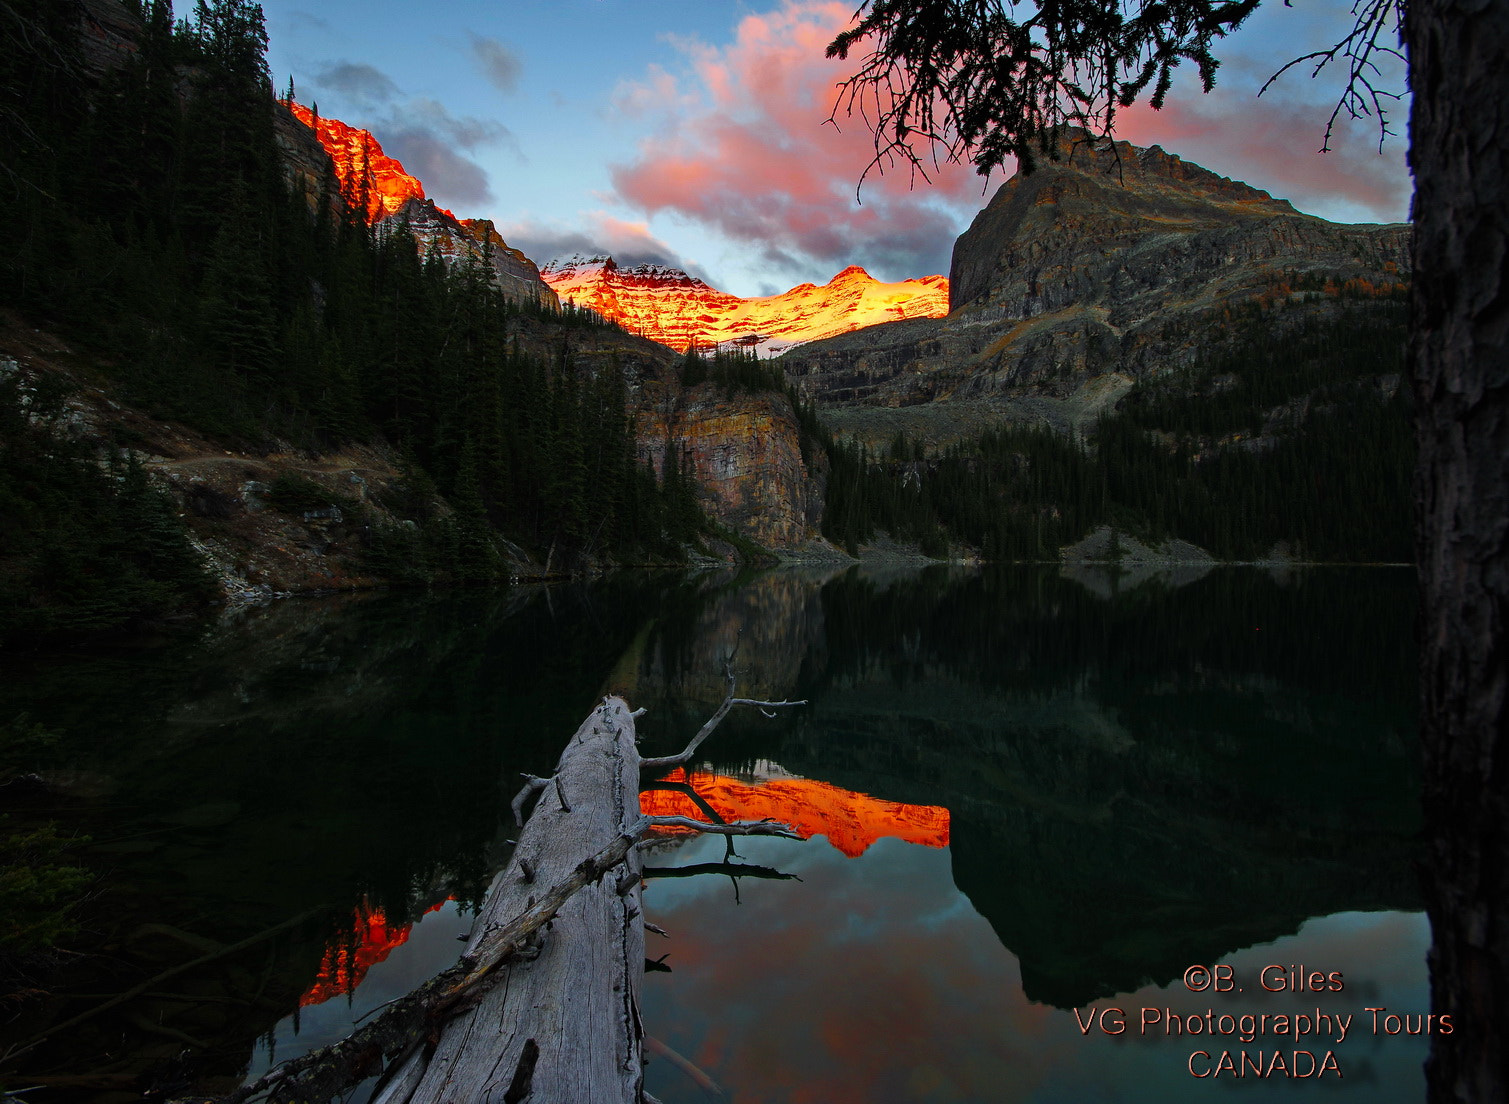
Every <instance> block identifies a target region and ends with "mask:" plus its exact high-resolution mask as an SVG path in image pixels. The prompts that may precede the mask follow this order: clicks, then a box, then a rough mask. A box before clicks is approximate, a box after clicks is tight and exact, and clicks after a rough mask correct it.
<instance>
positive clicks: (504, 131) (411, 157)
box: [369, 97, 522, 210]
mask: <svg viewBox="0 0 1509 1104" xmlns="http://www.w3.org/2000/svg"><path fill="white" fill-rule="evenodd" d="M369 129H371V130H372V132H373V133H374V134H376V135H377V136H378V139H379V140H380V141H381V142H382V144H383V149H384V150H386V151H387V152H388V153H390V154H392V155H393V156H394V157H396V158H398V160H400V161H402V162H403V166H404V168H405V169H406V170H408V171H409V172H410V173H412V174H413V175H414V176H417V177H418V178H419V179H420V180H422V181H423V182H424V186H425V190H426V191H427V192H428V193H429V194H430V195H432V196H434V197H435V199H436V200H437V201H439V202H440V203H442V204H444V205H445V206H447V207H457V208H461V209H463V210H465V209H468V208H470V209H473V210H475V209H476V208H477V207H479V206H481V205H483V204H487V203H491V202H493V200H494V198H495V197H494V196H493V193H492V188H491V187H490V185H489V183H488V179H487V173H486V172H485V171H483V169H482V166H480V165H479V164H477V162H476V161H474V160H472V159H471V158H470V157H468V156H466V153H470V152H473V151H475V150H476V149H478V148H479V147H482V146H497V145H503V146H510V147H512V149H513V150H514V152H515V154H516V155H518V144H517V142H516V141H515V140H514V136H513V134H512V132H510V131H509V129H508V128H507V127H505V126H503V125H502V124H501V123H496V122H492V121H491V120H488V119H477V118H473V117H471V116H465V115H463V116H456V115H452V114H451V113H450V111H449V110H447V108H446V107H445V105H444V104H442V103H440V102H439V101H437V100H432V99H426V98H423V97H421V98H417V99H413V100H409V101H407V102H406V103H403V104H397V105H393V106H392V107H391V108H390V109H389V110H388V111H387V112H386V113H385V114H384V115H383V116H382V117H380V118H378V119H375V120H374V121H373V123H372V125H371V126H370V127H369ZM462 151H466V152H462ZM519 156H520V157H521V158H522V155H519Z"/></svg>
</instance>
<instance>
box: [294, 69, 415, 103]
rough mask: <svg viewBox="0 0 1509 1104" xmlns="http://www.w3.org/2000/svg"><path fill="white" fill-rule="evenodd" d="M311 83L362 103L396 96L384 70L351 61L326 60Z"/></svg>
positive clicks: (394, 85) (388, 99) (381, 100)
mask: <svg viewBox="0 0 1509 1104" xmlns="http://www.w3.org/2000/svg"><path fill="white" fill-rule="evenodd" d="M314 83H315V84H316V85H317V86H319V87H320V88H328V89H329V90H330V91H332V92H337V93H339V94H340V95H343V96H346V97H348V98H349V99H350V100H351V101H352V102H353V103H358V104H363V105H370V104H382V103H388V102H389V101H391V100H393V99H395V98H396V97H397V96H398V85H396V84H394V83H393V81H392V79H391V78H390V77H389V76H388V75H387V74H386V73H384V72H383V71H382V70H380V69H376V68H373V67H372V66H370V65H364V64H360V63H358V62H354V61H330V62H326V63H325V64H324V65H323V66H321V68H320V70H319V72H317V73H316V74H315V75H314Z"/></svg>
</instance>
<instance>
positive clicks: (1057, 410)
mask: <svg viewBox="0 0 1509 1104" xmlns="http://www.w3.org/2000/svg"><path fill="white" fill-rule="evenodd" d="M1059 157H1060V159H1059V160H1056V161H1045V162H1044V163H1042V164H1040V165H1039V166H1038V168H1037V170H1036V171H1035V172H1033V173H1031V174H1028V175H1024V174H1021V173H1018V174H1017V175H1016V176H1013V177H1012V178H1011V179H1010V180H1008V181H1007V182H1006V183H1005V184H1003V185H1002V186H1001V187H1000V188H999V189H998V190H997V192H996V194H995V195H994V196H993V197H992V199H991V201H990V203H989V204H988V205H987V206H986V207H985V209H984V210H982V211H981V212H980V213H979V214H978V215H977V216H976V217H975V219H974V222H973V223H972V224H971V226H970V227H969V229H968V230H966V231H965V232H964V234H962V235H961V236H960V237H959V239H958V241H957V242H956V244H955V246H954V254H953V263H952V265H951V266H950V274H949V275H950V283H949V286H950V302H949V313H948V315H947V316H946V317H942V318H936V319H913V320H908V321H902V322H896V323H892V324H889V325H885V326H880V327H876V328H873V329H867V330H863V331H860V332H858V333H853V334H846V335H840V336H837V337H832V338H828V339H826V340H823V341H817V342H813V343H810V344H808V345H805V346H803V347H802V348H800V349H797V350H793V351H792V352H789V353H788V354H786V356H785V357H784V358H783V360H782V365H783V367H784V368H785V370H786V372H787V375H788V377H789V378H791V379H793V380H794V381H795V382H796V383H797V384H798V386H799V387H800V388H801V389H802V391H803V392H804V393H805V394H806V395H807V396H809V397H810V398H813V399H817V400H820V401H822V402H823V403H824V404H827V405H828V406H830V407H832V408H834V409H833V412H832V413H833V419H832V420H833V424H835V425H836V426H837V427H839V428H841V429H847V430H851V431H855V432H859V433H861V435H865V436H872V437H884V436H885V435H887V434H889V433H890V432H893V431H894V430H895V429H896V428H908V427H910V428H913V429H915V430H916V431H917V432H919V433H920V434H921V435H922V436H924V437H927V438H929V439H933V440H937V439H939V438H940V436H943V437H946V436H947V435H948V433H949V431H950V430H949V427H955V428H956V429H958V430H960V431H962V430H963V429H964V428H966V427H967V428H968V429H971V430H973V429H977V428H981V427H983V426H984V425H987V424H990V423H992V422H996V423H998V422H999V421H1001V420H1003V419H1004V420H1025V421H1049V422H1052V423H1055V424H1060V426H1061V428H1064V427H1072V426H1073V425H1074V424H1076V422H1077V421H1080V420H1083V418H1084V417H1087V416H1093V415H1094V413H1096V412H1097V411H1098V409H1099V405H1097V402H1092V401H1090V400H1091V399H1097V400H1098V399H1103V398H1104V397H1105V395H1104V393H1106V392H1107V391H1108V390H1109V391H1111V392H1115V391H1116V390H1117V389H1116V388H1109V389H1108V387H1107V386H1105V385H1104V381H1106V380H1107V379H1110V380H1112V381H1116V380H1120V381H1123V382H1122V383H1121V385H1120V388H1121V390H1123V391H1124V389H1125V386H1129V385H1130V383H1132V382H1135V381H1137V380H1141V379H1151V378H1158V377H1160V376H1164V375H1169V374H1172V373H1175V372H1177V371H1179V370H1181V369H1182V368H1185V367H1187V366H1189V365H1190V364H1191V363H1193V362H1194V360H1195V359H1196V358H1197V357H1199V356H1201V355H1203V354H1205V353H1208V352H1209V351H1210V350H1211V349H1213V348H1218V347H1220V346H1221V344H1222V342H1223V341H1224V340H1226V339H1227V337H1229V336H1230V331H1231V326H1230V321H1231V319H1232V317H1233V314H1234V312H1239V311H1240V310H1242V309H1243V308H1244V307H1247V306H1250V305H1253V304H1256V303H1272V302H1275V301H1287V302H1289V303H1291V304H1292V305H1293V306H1294V307H1295V310H1294V311H1293V312H1292V315H1293V317H1294V319H1295V320H1299V319H1300V318H1302V317H1304V316H1305V315H1306V314H1311V315H1313V314H1315V313H1324V312H1327V311H1332V310H1336V309H1338V306H1339V304H1341V303H1342V301H1343V300H1345V301H1346V302H1347V304H1348V305H1358V304H1365V303H1366V301H1367V300H1369V299H1370V298H1381V297H1386V296H1389V295H1394V294H1398V293H1399V292H1400V291H1401V290H1402V287H1403V286H1404V283H1405V282H1406V281H1407V280H1408V274H1409V227H1408V226H1406V225H1362V226H1347V225H1340V224H1336V223H1331V222H1327V221H1325V220H1324V219H1320V218H1317V217H1315V216H1312V215H1306V214H1302V213H1300V212H1298V211H1296V210H1295V209H1294V208H1293V206H1292V205H1291V204H1289V203H1288V202H1287V201H1284V200H1281V199H1275V198H1273V197H1272V196H1270V195H1269V194H1268V193H1266V192H1263V191H1260V190H1258V189H1256V188H1252V187H1250V186H1248V185H1246V184H1243V183H1241V182H1238V181H1232V180H1228V179H1226V178H1224V177H1221V176H1219V175H1218V174H1216V173H1213V172H1210V171H1209V170H1207V169H1204V168H1202V167H1200V166H1199V165H1195V164H1193V163H1191V162H1187V161H1184V160H1183V159H1182V158H1179V157H1177V156H1175V155H1172V154H1169V153H1167V152H1165V151H1164V150H1162V149H1160V148H1159V147H1157V146H1153V147H1151V148H1148V149H1140V148H1137V147H1134V146H1132V145H1130V144H1129V143H1125V142H1120V143H1115V144H1106V143H1098V142H1096V141H1093V140H1091V139H1089V138H1088V137H1087V136H1085V135H1083V134H1080V135H1075V136H1071V137H1069V138H1068V139H1066V140H1065V142H1064V144H1063V146H1062V147H1061V148H1060V150H1059ZM1081 398H1085V399H1086V401H1085V402H1081V401H1080V399H1081ZM1101 405H1103V404H1101Z"/></svg>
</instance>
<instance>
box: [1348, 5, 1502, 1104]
mask: <svg viewBox="0 0 1509 1104" xmlns="http://www.w3.org/2000/svg"><path fill="white" fill-rule="evenodd" d="M1405 39H1406V43H1407V47H1408V50H1409V64H1410V78H1411V89H1412V92H1413V96H1414V103H1413V106H1412V114H1411V119H1410V131H1411V134H1410V140H1411V148H1410V165H1411V167H1412V169H1413V170H1414V175H1415V207H1414V221H1415V256H1414V279H1413V286H1414V292H1413V305H1412V310H1413V318H1412V337H1411V342H1410V359H1411V362H1412V372H1413V379H1414V387H1415V399H1416V404H1417V411H1418V414H1417V418H1418V437H1419V445H1420V465H1419V469H1418V472H1417V477H1416V488H1415V490H1416V521H1417V538H1416V539H1417V553H1418V559H1419V567H1420V641H1421V649H1422V655H1421V689H1422V713H1421V735H1422V749H1423V762H1424V802H1425V823H1426V833H1427V845H1428V853H1427V856H1426V864H1425V872H1424V881H1425V886H1424V888H1425V897H1426V907H1427V909H1428V912H1429V914H1430V921H1431V928H1432V932H1433V936H1434V946H1433V947H1432V950H1431V958H1430V967H1431V1000H1432V1004H1433V1006H1434V1008H1435V1010H1436V1011H1437V1012H1439V1013H1444V1014H1446V1015H1449V1016H1450V1017H1451V1027H1452V1031H1451V1034H1449V1035H1445V1034H1440V1033H1436V1034H1433V1035H1432V1038H1431V1054H1430V1059H1429V1061H1428V1063H1427V1067H1426V1068H1427V1080H1428V1085H1429V1099H1430V1100H1431V1101H1432V1102H1433V1104H1439V1102H1446V1101H1474V1102H1485V1101H1504V1100H1509V1065H1506V1057H1509V1053H1506V1045H1505V1044H1506V1038H1509V746H1506V745H1505V740H1506V720H1509V717H1506V704H1509V702H1506V699H1509V649H1506V639H1505V628H1506V621H1509V563H1506V557H1505V553H1506V546H1509V478H1506V476H1509V470H1506V469H1509V356H1506V353H1509V350H1506V347H1505V343H1506V339H1509V286H1506V283H1509V215H1506V210H1505V202H1504V199H1505V191H1506V186H1509V4H1506V3H1504V2H1502V0H1409V4H1408V8H1407V14H1406V27H1405ZM1359 643H1362V642H1359Z"/></svg>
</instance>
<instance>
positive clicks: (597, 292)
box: [540, 256, 948, 356]
mask: <svg viewBox="0 0 1509 1104" xmlns="http://www.w3.org/2000/svg"><path fill="white" fill-rule="evenodd" d="M540 275H541V277H543V278H544V280H545V282H546V283H547V284H549V285H550V286H551V287H553V288H554V289H555V291H556V294H557V295H559V296H560V297H561V301H562V302H565V301H567V300H570V301H571V302H574V303H576V304H577V305H578V306H582V307H591V308H592V309H593V310H595V311H597V312H598V313H599V314H602V315H604V316H605V317H607V318H610V319H612V320H613V321H616V322H618V323H620V324H621V325H622V326H623V327H624V328H625V329H627V330H630V331H633V332H635V333H641V334H643V335H644V336H645V337H648V338H650V339H651V340H652V341H659V342H661V343H662V344H665V345H669V346H671V347H672V348H673V349H684V348H685V347H686V346H687V345H688V343H695V344H697V345H698V346H702V347H706V346H709V345H716V344H724V343H738V344H745V345H748V346H750V347H753V348H755V349H757V350H758V351H759V352H760V353H761V354H762V355H770V356H774V355H775V354H777V353H779V352H781V351H782V350H784V349H787V348H789V347H791V346H792V345H797V344H800V343H801V342H804V341H815V340H817V339H818V338H821V337H832V336H833V335H834V334H839V333H845V332H847V331H849V330H857V329H860V328H861V327H864V326H874V325H877V324H878V323H881V322H894V321H897V320H899V319H903V318H941V317H942V316H943V315H945V314H947V313H948V279H947V277H944V276H923V277H922V278H920V279H917V280H903V281H901V282H900V283H894V284H886V283H881V282H880V281H879V280H876V279H875V278H874V277H873V276H871V275H870V274H869V273H868V272H866V271H865V270H864V269H862V268H860V267H859V266H857V265H851V266H850V267H849V268H846V269H844V270H843V271H842V272H840V273H839V274H838V275H837V276H835V277H833V279H831V280H829V281H828V283H826V284H825V285H823V286H822V287H816V286H814V285H812V284H802V285H800V286H798V287H794V288H792V289H791V290H790V291H787V292H782V293H781V294H780V295H767V296H764V297H761V298H756V299H742V298H740V297H739V296H737V295H730V294H728V293H727V292H723V291H719V290H718V289H717V288H714V287H710V286H709V285H707V284H705V283H703V282H702V281H701V280H698V279H696V278H695V277H693V276H688V275H687V274H686V273H685V272H682V271H680V270H679V269H674V268H664V267H662V266H660V265H636V266H634V267H633V268H620V267H619V266H618V264H617V263H616V262H615V261H614V260H613V258H612V257H582V256H575V257H571V258H570V259H568V260H557V261H551V262H550V263H549V264H547V265H546V266H545V267H544V268H543V269H542V270H541V271H540ZM756 338H758V340H755V339H756ZM741 339H742V340H741Z"/></svg>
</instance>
